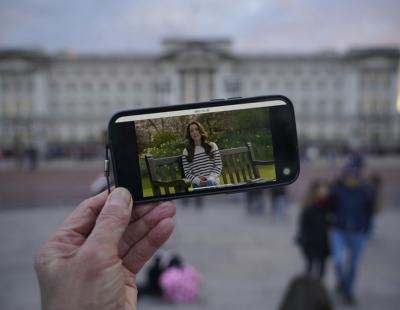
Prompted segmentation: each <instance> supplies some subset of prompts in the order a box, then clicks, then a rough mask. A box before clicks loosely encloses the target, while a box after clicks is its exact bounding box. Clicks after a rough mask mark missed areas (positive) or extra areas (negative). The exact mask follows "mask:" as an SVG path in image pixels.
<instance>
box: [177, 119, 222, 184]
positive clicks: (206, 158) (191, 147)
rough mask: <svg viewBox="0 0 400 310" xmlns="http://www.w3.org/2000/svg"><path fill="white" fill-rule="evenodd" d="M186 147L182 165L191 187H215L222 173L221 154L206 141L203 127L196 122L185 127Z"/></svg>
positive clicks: (214, 145)
mask: <svg viewBox="0 0 400 310" xmlns="http://www.w3.org/2000/svg"><path fill="white" fill-rule="evenodd" d="M186 140H187V145H186V148H185V149H184V150H183V156H182V164H183V170H184V173H185V178H187V179H188V180H189V181H190V182H191V183H192V184H193V187H204V186H216V185H218V184H219V176H220V175H221V172H222V161H221V154H220V153H219V150H218V146H217V145H216V144H215V143H214V142H209V141H207V133H206V131H205V130H204V127H203V126H202V125H201V124H200V123H199V122H196V121H192V122H190V123H189V124H188V125H187V127H186Z"/></svg>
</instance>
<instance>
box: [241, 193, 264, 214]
mask: <svg viewBox="0 0 400 310" xmlns="http://www.w3.org/2000/svg"><path fill="white" fill-rule="evenodd" d="M246 203H247V205H246V207H247V214H249V215H262V214H264V205H265V201H264V192H263V190H261V189H255V190H250V191H247V192H246Z"/></svg>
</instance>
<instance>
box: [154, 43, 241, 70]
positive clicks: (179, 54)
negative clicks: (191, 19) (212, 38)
mask: <svg viewBox="0 0 400 310" xmlns="http://www.w3.org/2000/svg"><path fill="white" fill-rule="evenodd" d="M159 59H160V60H161V61H172V62H175V63H176V65H177V66H179V67H185V68H187V67H190V68H207V67H215V66H217V65H218V64H220V63H221V62H222V61H226V60H228V61H229V60H234V59H235V57H234V56H233V55H232V54H231V53H230V51H229V50H227V49H220V48H215V47H213V45H212V44H207V43H193V44H190V43H189V44H182V45H181V46H179V45H178V46H175V47H174V48H169V49H168V50H167V51H165V52H164V53H163V54H162V55H161V57H160V58H159Z"/></svg>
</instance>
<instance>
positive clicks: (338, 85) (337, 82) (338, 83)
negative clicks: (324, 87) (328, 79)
mask: <svg viewBox="0 0 400 310" xmlns="http://www.w3.org/2000/svg"><path fill="white" fill-rule="evenodd" d="M342 87H343V81H342V80H341V79H339V78H338V79H336V80H335V81H334V82H333V88H334V89H336V90H340V89H341V88H342Z"/></svg>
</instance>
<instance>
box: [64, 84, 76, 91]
mask: <svg viewBox="0 0 400 310" xmlns="http://www.w3.org/2000/svg"><path fill="white" fill-rule="evenodd" d="M66 88H67V90H76V84H75V83H73V82H68V83H67V85H66Z"/></svg>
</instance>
